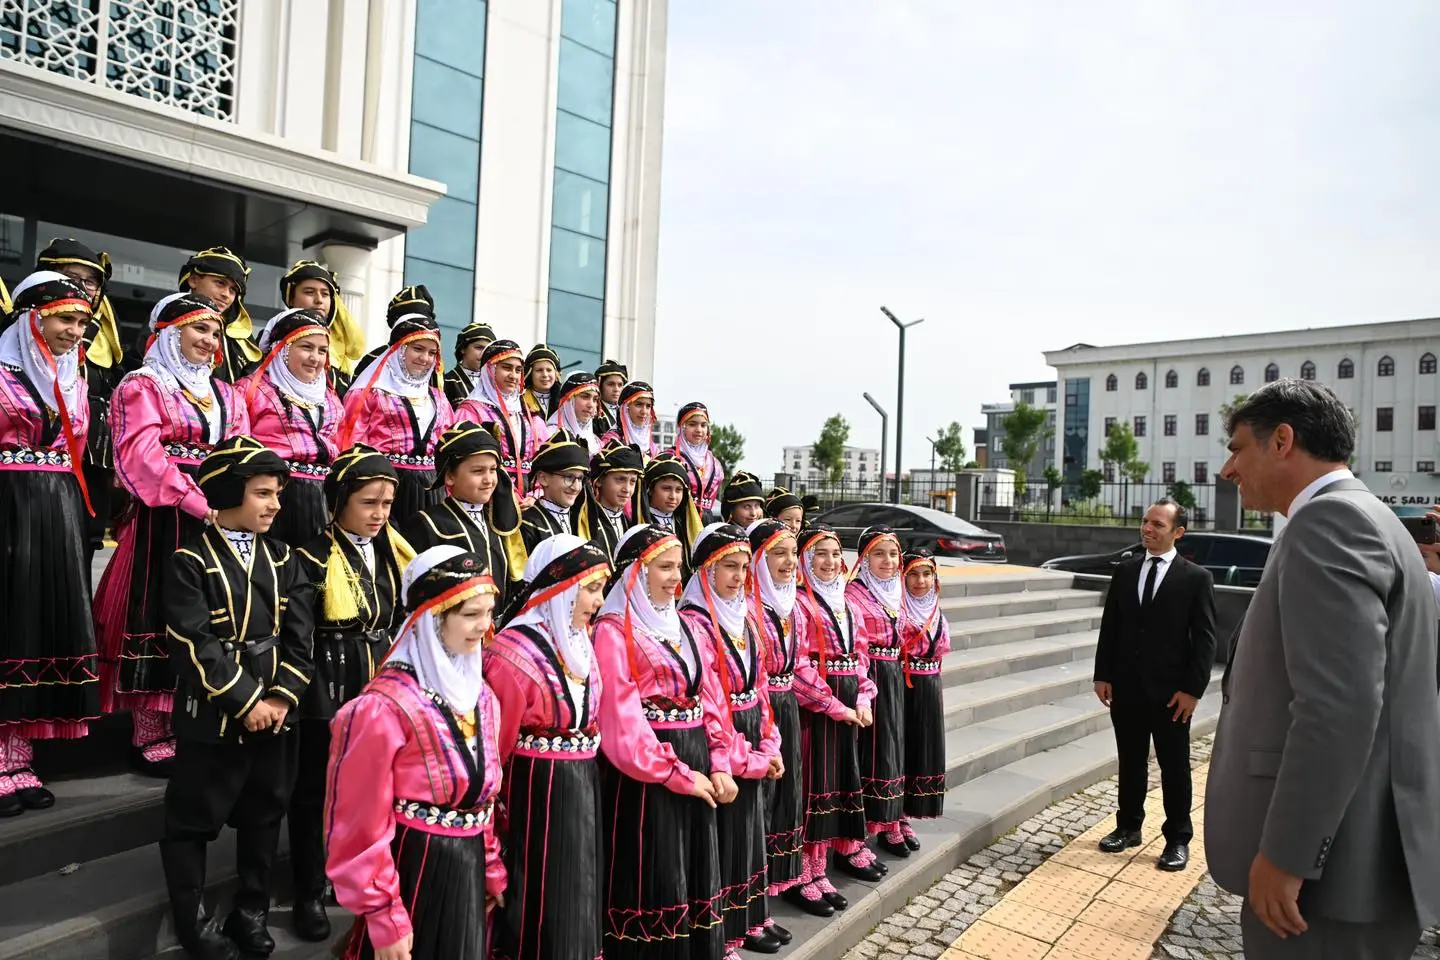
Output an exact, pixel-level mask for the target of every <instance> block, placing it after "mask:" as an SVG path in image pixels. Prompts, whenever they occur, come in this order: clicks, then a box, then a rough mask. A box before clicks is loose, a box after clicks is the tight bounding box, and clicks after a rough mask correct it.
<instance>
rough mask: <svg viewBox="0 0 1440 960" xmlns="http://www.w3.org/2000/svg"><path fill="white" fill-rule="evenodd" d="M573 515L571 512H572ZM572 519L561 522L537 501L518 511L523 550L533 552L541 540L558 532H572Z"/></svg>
mask: <svg viewBox="0 0 1440 960" xmlns="http://www.w3.org/2000/svg"><path fill="white" fill-rule="evenodd" d="M572 516H573V514H572ZM573 522H574V521H573V519H569V518H567V520H566V521H564V522H562V521H561V520H560V519H559V518H558V517H556V516H555V515H554V514H553V513H551V512H550V511H549V510H546V509H545V508H544V507H542V506H540V503H539V501H536V502H535V503H532V504H531V505H530V506H528V507H526V508H525V509H524V510H522V511H520V536H521V537H522V538H524V540H525V552H526V553H527V554H530V553H534V552H535V548H536V547H538V546H540V543H541V541H544V540H549V539H550V538H551V537H553V536H555V535H556V534H559V533H570V532H572V530H571V527H570V524H572V523H573Z"/></svg>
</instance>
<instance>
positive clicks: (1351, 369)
mask: <svg viewBox="0 0 1440 960" xmlns="http://www.w3.org/2000/svg"><path fill="white" fill-rule="evenodd" d="M1335 379H1336V380H1353V379H1355V362H1354V361H1353V360H1350V359H1349V358H1348V357H1347V358H1346V359H1344V360H1341V361H1340V366H1338V367H1336V368H1335Z"/></svg>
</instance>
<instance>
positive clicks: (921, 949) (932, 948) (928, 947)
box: [910, 943, 945, 958]
mask: <svg viewBox="0 0 1440 960" xmlns="http://www.w3.org/2000/svg"><path fill="white" fill-rule="evenodd" d="M944 952H945V949H944V948H943V947H941V946H940V945H939V944H938V943H917V944H915V946H913V947H911V948H910V956H912V957H927V958H929V957H938V956H940V954H942V953H944Z"/></svg>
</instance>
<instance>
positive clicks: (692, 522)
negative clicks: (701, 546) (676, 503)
mask: <svg viewBox="0 0 1440 960" xmlns="http://www.w3.org/2000/svg"><path fill="white" fill-rule="evenodd" d="M686 499H687V500H688V501H689V502H688V503H687V504H686V507H685V509H686V513H685V516H686V518H687V519H688V521H689V529H688V531H687V532H688V533H689V537H690V542H689V543H688V544H686V546H687V547H694V546H695V540H696V538H697V537H699V536H700V531H701V530H704V529H705V524H703V523H701V522H700V511H699V510H698V509H697V508H696V507H695V501H694V500H689V498H688V497H687V498H686Z"/></svg>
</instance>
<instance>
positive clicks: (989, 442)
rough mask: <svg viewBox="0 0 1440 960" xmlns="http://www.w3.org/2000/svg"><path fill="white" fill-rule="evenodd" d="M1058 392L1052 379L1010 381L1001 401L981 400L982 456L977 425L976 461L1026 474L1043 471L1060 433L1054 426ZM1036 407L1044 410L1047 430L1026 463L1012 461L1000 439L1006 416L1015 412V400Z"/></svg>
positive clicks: (1001, 438)
mask: <svg viewBox="0 0 1440 960" xmlns="http://www.w3.org/2000/svg"><path fill="white" fill-rule="evenodd" d="M1058 401H1059V396H1058V391H1057V388H1056V385H1055V383H1053V382H1051V381H1045V380H1040V381H1033V382H1029V383H1012V384H1010V399H1009V400H1007V401H1004V402H1003V403H983V404H981V405H980V415H981V416H982V417H984V418H985V429H984V431H983V433H984V434H985V455H986V458H985V459H984V460H982V459H980V441H979V436H980V433H981V432H982V431H981V430H980V429H979V428H976V438H977V439H976V441H975V450H976V456H975V462H976V463H978V464H980V466H982V467H994V468H996V469H1002V470H1015V471H1016V472H1017V473H1024V474H1025V476H1027V477H1038V476H1040V475H1041V474H1043V473H1044V472H1045V466H1046V464H1050V463H1054V462H1055V447H1056V435H1057V434H1058V433H1059V430H1058V428H1057V427H1056V416H1057V411H1058V410H1059V402H1058ZM1021 403H1023V404H1025V405H1027V406H1031V407H1035V408H1037V409H1040V410H1044V411H1045V424H1046V428H1047V429H1048V431H1049V434H1048V435H1047V436H1046V437H1045V439H1044V440H1042V441H1041V442H1040V444H1039V446H1038V447H1036V449H1035V456H1033V457H1031V458H1030V461H1029V462H1028V463H1025V464H1012V463H1010V459H1009V458H1008V457H1006V456H1005V450H1004V448H1003V447H1002V445H1001V444H1002V442H1003V441H1004V439H1005V418H1006V417H1008V416H1009V415H1010V414H1012V413H1014V412H1015V407H1016V405H1018V404H1021Z"/></svg>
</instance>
